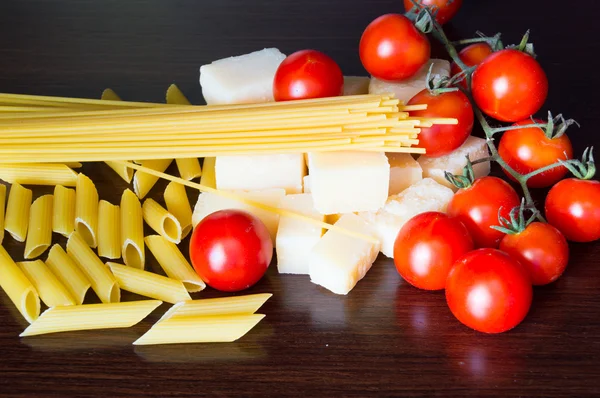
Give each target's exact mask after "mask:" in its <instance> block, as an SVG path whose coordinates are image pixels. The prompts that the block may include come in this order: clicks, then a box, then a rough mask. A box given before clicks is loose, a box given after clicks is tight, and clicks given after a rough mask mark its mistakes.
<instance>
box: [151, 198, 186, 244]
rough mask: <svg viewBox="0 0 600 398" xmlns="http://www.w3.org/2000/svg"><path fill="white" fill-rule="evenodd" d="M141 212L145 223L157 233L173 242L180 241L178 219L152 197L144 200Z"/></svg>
mask: <svg viewBox="0 0 600 398" xmlns="http://www.w3.org/2000/svg"><path fill="white" fill-rule="evenodd" d="M142 213H143V215H144V220H145V221H146V224H148V225H149V226H150V228H152V229H153V230H154V231H156V232H157V233H158V234H159V235H161V236H162V237H164V238H165V239H167V240H169V241H170V242H173V243H179V242H181V234H182V231H181V225H180V224H179V220H178V219H177V218H176V217H175V216H174V215H172V214H171V213H169V212H168V211H167V210H166V209H165V208H164V207H162V206H161V205H159V204H158V203H157V202H156V201H155V200H154V199H146V200H145V201H144V205H143V206H142Z"/></svg>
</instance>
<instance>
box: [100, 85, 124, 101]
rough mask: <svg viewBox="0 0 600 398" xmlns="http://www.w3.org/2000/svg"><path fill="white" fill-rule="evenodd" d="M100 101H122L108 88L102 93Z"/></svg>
mask: <svg viewBox="0 0 600 398" xmlns="http://www.w3.org/2000/svg"><path fill="white" fill-rule="evenodd" d="M100 99H102V100H104V101H122V99H121V97H119V95H118V94H117V93H115V92H114V91H113V90H112V89H110V88H107V89H105V90H104V91H103V92H102V96H100Z"/></svg>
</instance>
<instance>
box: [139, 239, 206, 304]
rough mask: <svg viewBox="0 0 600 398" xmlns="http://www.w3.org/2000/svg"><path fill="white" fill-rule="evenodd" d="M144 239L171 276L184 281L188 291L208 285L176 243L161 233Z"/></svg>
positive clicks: (192, 291) (201, 288)
mask: <svg viewBox="0 0 600 398" xmlns="http://www.w3.org/2000/svg"><path fill="white" fill-rule="evenodd" d="M144 241H145V242H146V246H148V249H150V251H151V252H152V254H153V255H154V258H156V261H158V263H159V264H160V266H161V267H162V269H163V270H164V271H165V273H166V274H167V276H168V277H169V278H173V279H177V280H179V281H182V282H183V285H184V286H185V288H186V289H187V291H188V292H191V293H194V292H199V291H201V290H203V289H204V288H205V287H206V284H205V283H204V281H203V280H202V279H201V278H200V276H199V275H198V274H197V273H196V272H195V271H194V269H193V268H192V266H191V265H190V263H188V261H187V260H186V259H185V257H184V256H183V254H181V252H180V251H179V249H178V248H177V245H175V243H173V242H169V241H168V240H167V239H165V238H163V237H162V236H160V235H150V236H146V238H145V239H144Z"/></svg>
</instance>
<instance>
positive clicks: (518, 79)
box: [471, 49, 548, 122]
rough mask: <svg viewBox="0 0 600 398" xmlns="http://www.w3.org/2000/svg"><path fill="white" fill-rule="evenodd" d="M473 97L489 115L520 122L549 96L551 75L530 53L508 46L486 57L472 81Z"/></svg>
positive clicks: (476, 70)
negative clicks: (548, 77)
mask: <svg viewBox="0 0 600 398" xmlns="http://www.w3.org/2000/svg"><path fill="white" fill-rule="evenodd" d="M471 89H472V92H473V98H474V99H475V102H476V103H477V106H479V108H480V109H481V110H482V111H483V112H484V113H485V114H487V115H489V116H491V117H493V118H494V119H497V120H501V121H504V122H517V121H519V120H523V119H526V118H528V117H530V116H531V115H533V114H534V113H536V112H537V111H538V110H540V108H541V107H542V105H543V104H544V102H545V101H546V97H547V96H548V79H547V78H546V73H544V70H543V69H542V67H541V66H540V64H539V63H538V62H537V61H536V60H535V59H534V58H533V57H532V56H530V55H529V54H526V53H524V52H522V51H518V50H514V49H508V50H502V51H498V52H495V53H493V54H492V55H490V56H489V57H487V58H486V59H485V60H484V61H483V62H482V63H481V64H479V66H478V67H477V69H475V72H473V79H472V82H471Z"/></svg>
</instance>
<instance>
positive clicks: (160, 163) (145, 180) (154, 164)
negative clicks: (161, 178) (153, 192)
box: [133, 159, 173, 199]
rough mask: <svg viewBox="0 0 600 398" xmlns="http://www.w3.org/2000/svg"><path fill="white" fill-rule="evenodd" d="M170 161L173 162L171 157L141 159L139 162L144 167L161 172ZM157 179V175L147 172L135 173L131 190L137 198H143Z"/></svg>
mask: <svg viewBox="0 0 600 398" xmlns="http://www.w3.org/2000/svg"><path fill="white" fill-rule="evenodd" d="M171 162H173V159H158V160H143V161H141V162H139V163H140V164H141V165H142V166H144V167H148V168H149V169H152V170H156V171H160V172H161V173H162V172H164V171H165V170H166V169H167V168H168V167H169V165H170V164H171ZM157 181H158V177H156V176H153V175H150V174H148V173H135V175H134V176H133V191H134V192H135V194H136V195H137V196H138V198H140V199H143V198H144V197H145V196H146V195H147V194H148V192H150V189H152V187H153V186H154V184H156V182H157Z"/></svg>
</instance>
